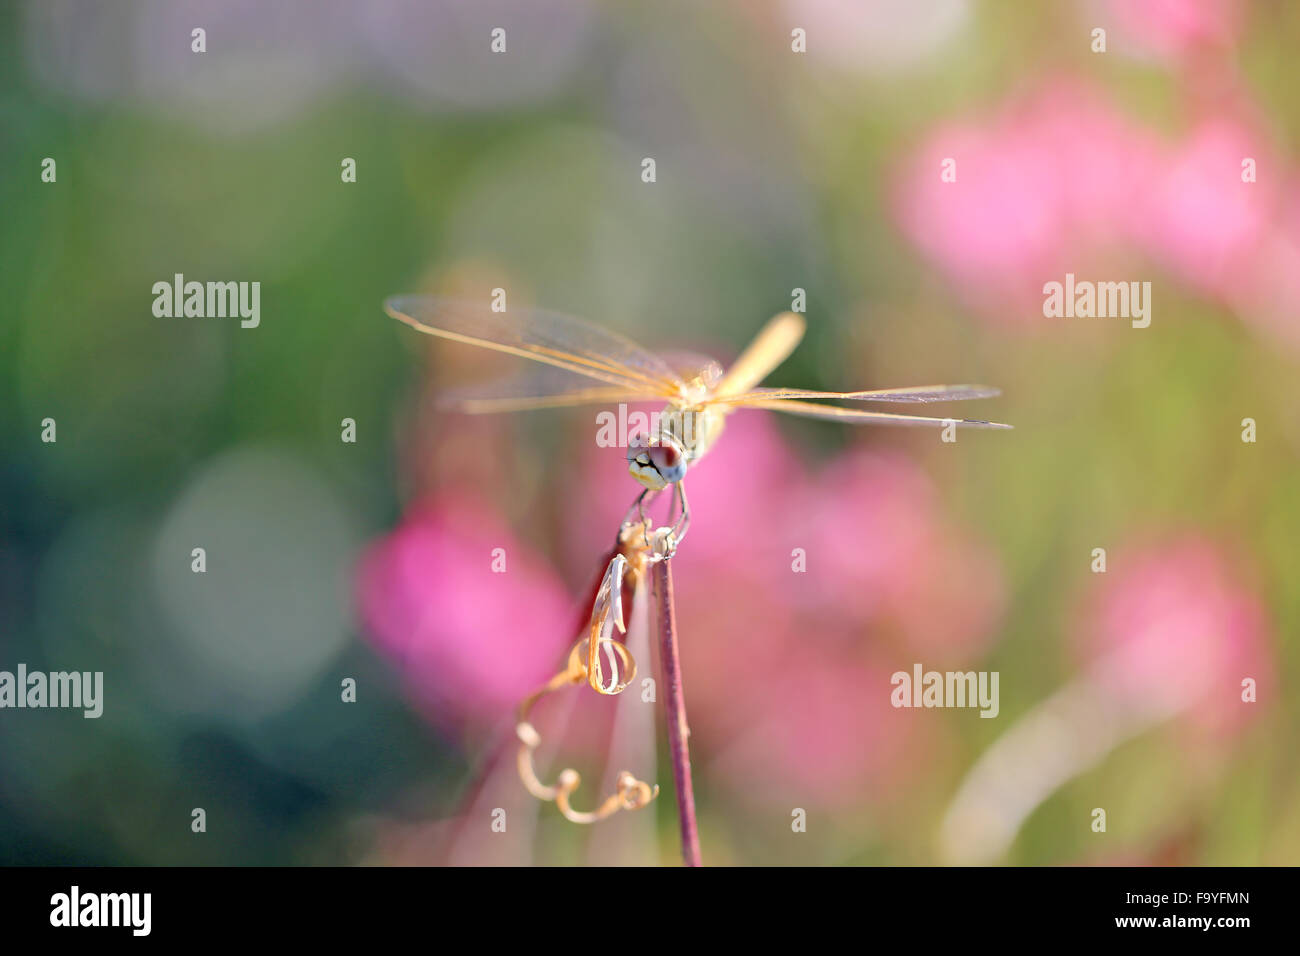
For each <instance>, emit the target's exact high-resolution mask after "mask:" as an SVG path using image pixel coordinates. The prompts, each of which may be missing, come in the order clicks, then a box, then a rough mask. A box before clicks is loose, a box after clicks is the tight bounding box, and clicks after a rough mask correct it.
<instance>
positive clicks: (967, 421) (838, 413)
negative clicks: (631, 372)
mask: <svg viewBox="0 0 1300 956" xmlns="http://www.w3.org/2000/svg"><path fill="white" fill-rule="evenodd" d="M733 404H734V406H735V407H736V408H765V409H767V410H769V411H773V412H785V413H786V414H788V415H799V416H801V417H803V418H826V419H830V420H832V421H837V422H845V423H847V424H850V425H938V426H943V425H947V424H948V423H949V422H953V423H955V424H957V425H962V426H965V427H968V428H1011V427H1012V426H1011V425H1003V424H1002V423H1000V422H986V421H983V420H982V419H972V418H927V417H925V416H923V415H895V414H893V413H891V412H864V411H860V410H859V409H856V408H840V407H839V406H837V405H817V404H815V403H813V402H799V401H775V402H772V401H765V400H762V399H750V400H748V401H745V402H736V403H733Z"/></svg>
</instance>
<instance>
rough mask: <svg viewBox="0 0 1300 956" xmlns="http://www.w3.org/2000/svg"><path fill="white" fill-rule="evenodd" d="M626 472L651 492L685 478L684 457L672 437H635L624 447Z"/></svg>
mask: <svg viewBox="0 0 1300 956" xmlns="http://www.w3.org/2000/svg"><path fill="white" fill-rule="evenodd" d="M627 463H628V470H629V471H630V472H631V473H632V477H633V478H635V479H636V480H637V481H639V482H641V484H643V485H645V486H646V487H647V488H649V489H650V490H651V491H660V490H662V489H664V488H667V487H668V486H669V485H671V484H675V483H676V482H679V481H681V480H682V479H683V478H685V477H686V454H685V453H684V452H683V451H682V449H681V446H679V445H678V444H677V442H676V441H674V440H673V439H672V438H671V437H668V436H664V437H663V438H660V439H652V438H648V437H646V436H645V435H637V436H635V437H634V438H632V439H631V440H630V441H629V442H628V444H627Z"/></svg>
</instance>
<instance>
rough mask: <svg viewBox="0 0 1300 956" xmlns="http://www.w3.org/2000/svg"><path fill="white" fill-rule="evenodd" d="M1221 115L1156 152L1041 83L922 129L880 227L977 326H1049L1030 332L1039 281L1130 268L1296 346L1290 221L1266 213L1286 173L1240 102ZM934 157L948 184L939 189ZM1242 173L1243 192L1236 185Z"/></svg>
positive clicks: (1275, 208)
mask: <svg viewBox="0 0 1300 956" xmlns="http://www.w3.org/2000/svg"><path fill="white" fill-rule="evenodd" d="M1220 109H1221V110H1223V111H1220V112H1212V113H1206V114H1205V115H1203V116H1201V117H1200V118H1199V119H1198V120H1197V121H1196V122H1195V123H1194V124H1193V125H1192V126H1191V127H1190V129H1189V130H1188V132H1187V133H1186V134H1185V135H1183V136H1181V137H1180V138H1178V139H1176V140H1172V141H1168V142H1165V141H1161V140H1160V139H1158V138H1157V137H1156V136H1155V135H1154V133H1153V132H1152V131H1150V130H1147V129H1146V128H1144V127H1143V126H1141V125H1140V124H1138V123H1136V122H1133V121H1131V120H1129V119H1127V118H1125V117H1124V116H1123V115H1121V114H1120V113H1119V112H1117V111H1116V110H1115V109H1113V107H1111V106H1110V105H1109V103H1108V102H1107V101H1106V100H1105V99H1104V98H1103V96H1102V95H1101V94H1100V93H1099V92H1097V91H1095V90H1093V89H1091V88H1089V87H1087V86H1085V85H1083V84H1081V83H1078V82H1071V81H1066V80H1060V81H1055V82H1053V83H1050V84H1048V85H1047V86H1046V87H1045V88H1044V89H1043V90H1041V91H1038V92H1036V93H1034V94H1032V95H1030V96H1028V97H1022V98H1018V99H1015V100H1012V101H1011V102H1010V103H1008V104H1007V105H1005V106H1004V107H1003V108H1002V109H1001V110H1000V111H999V112H998V113H997V114H996V115H994V116H993V117H992V118H990V119H989V120H987V121H985V122H982V123H976V122H973V121H957V122H950V123H946V124H942V125H940V126H939V127H937V128H936V129H934V130H933V131H932V132H931V133H930V134H929V135H928V136H927V137H926V138H925V140H924V141H923V142H922V143H921V144H920V146H919V147H918V148H917V149H916V150H915V151H914V152H913V153H912V154H911V156H910V157H909V158H908V159H907V160H906V161H905V166H904V167H903V170H902V172H901V173H900V175H899V177H898V189H897V191H896V194H895V200H894V208H895V215H896V217H897V219H898V221H899V223H900V226H901V228H902V230H903V232H904V234H905V235H906V236H907V237H908V238H909V239H910V240H911V241H912V242H913V243H914V244H915V245H916V246H917V248H918V249H920V251H921V252H922V254H923V255H925V256H926V257H927V258H928V259H929V260H930V261H931V262H933V263H934V264H935V265H936V266H937V267H938V268H939V269H940V270H941V271H942V272H943V273H944V274H945V275H946V277H947V279H948V281H949V282H950V283H951V285H952V286H953V288H954V289H955V290H956V291H957V293H958V294H959V295H961V296H962V297H963V298H964V299H965V300H966V301H967V303H968V304H969V305H971V306H972V307H973V308H975V309H976V310H978V311H979V312H980V313H981V314H982V315H984V316H985V317H986V318H988V319H990V320H992V321H996V322H1003V323H1009V324H1018V325H1020V326H1021V327H1025V328H1028V327H1043V326H1044V325H1045V324H1047V323H1049V322H1055V321H1056V320H1047V319H1044V318H1043V314H1042V306H1043V284H1044V283H1045V282H1049V281H1061V280H1062V279H1063V277H1064V275H1065V273H1067V272H1073V273H1075V274H1076V275H1078V276H1079V278H1081V279H1086V278H1089V277H1090V275H1089V274H1090V273H1091V274H1093V275H1094V276H1095V275H1100V276H1101V277H1103V278H1106V279H1108V280H1110V279H1127V278H1138V275H1137V274H1136V273H1133V270H1132V268H1131V267H1121V265H1120V263H1121V262H1122V261H1123V259H1124V257H1126V256H1127V257H1132V256H1134V255H1135V254H1136V255H1139V256H1143V257H1145V258H1146V259H1148V260H1149V261H1151V262H1155V263H1158V264H1159V265H1161V266H1163V267H1164V268H1165V269H1166V270H1168V271H1169V272H1170V273H1172V274H1173V275H1174V276H1176V277H1177V278H1178V279H1179V280H1181V281H1182V282H1183V283H1184V284H1185V285H1186V287H1187V288H1189V289H1190V290H1192V291H1193V292H1194V293H1196V294H1199V295H1202V296H1204V297H1206V298H1208V299H1211V300H1213V301H1216V302H1221V303H1226V304H1228V305H1229V306H1231V307H1232V308H1233V309H1235V310H1236V311H1237V312H1239V313H1240V314H1241V316H1242V318H1243V320H1244V321H1246V322H1248V323H1250V324H1253V325H1256V326H1257V327H1259V328H1261V329H1264V330H1266V331H1267V332H1269V333H1270V334H1273V335H1276V336H1277V337H1279V338H1280V339H1282V340H1283V341H1286V342H1289V343H1295V342H1298V341H1300V331H1298V330H1297V328H1296V326H1297V323H1295V322H1294V321H1289V320H1288V316H1289V315H1290V314H1291V313H1293V311H1294V306H1295V305H1297V304H1298V302H1300V289H1298V288H1297V283H1296V282H1295V281H1294V280H1293V278H1292V276H1294V274H1295V270H1294V268H1293V266H1294V265H1295V263H1296V261H1297V259H1298V258H1300V254H1298V253H1297V249H1298V248H1300V216H1296V215H1294V214H1293V213H1294V210H1285V209H1282V208H1280V207H1281V203H1280V201H1279V200H1280V197H1282V196H1283V195H1284V191H1283V190H1284V187H1285V186H1286V185H1287V184H1289V183H1292V182H1294V181H1295V179H1296V175H1297V174H1296V172H1295V171H1294V170H1291V169H1289V168H1287V167H1285V165H1284V164H1283V162H1282V161H1281V160H1279V159H1278V158H1277V156H1278V150H1277V147H1276V143H1275V139H1274V137H1273V136H1272V134H1271V133H1270V132H1269V131H1268V130H1267V128H1266V127H1265V126H1264V124H1263V122H1262V121H1261V120H1260V119H1259V117H1258V116H1256V115H1255V114H1254V112H1253V110H1252V108H1251V107H1250V105H1249V103H1248V102H1242V103H1239V104H1237V105H1234V106H1232V107H1231V109H1230V110H1229V109H1228V108H1227V107H1221V108H1220ZM949 158H951V159H952V160H954V161H955V163H956V181H955V182H944V181H942V180H941V178H940V171H941V169H942V165H941V164H942V163H943V161H944V160H946V159H949ZM1247 159H1251V160H1254V162H1255V167H1256V176H1257V179H1256V181H1243V162H1244V161H1245V160H1247ZM1122 268H1123V269H1124V271H1120V270H1121V269H1122Z"/></svg>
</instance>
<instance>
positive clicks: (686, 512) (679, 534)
mask: <svg viewBox="0 0 1300 956" xmlns="http://www.w3.org/2000/svg"><path fill="white" fill-rule="evenodd" d="M677 498H678V499H680V501H681V506H682V516H681V517H680V518H678V519H677V523H676V524H674V525H673V539H674V540H675V541H676V542H677V543H678V544H681V542H682V538H684V537H686V532H687V530H689V528H690V526H691V506H690V505H689V504H687V503H686V482H685V481H679V482H677Z"/></svg>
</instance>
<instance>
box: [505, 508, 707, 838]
mask: <svg viewBox="0 0 1300 956" xmlns="http://www.w3.org/2000/svg"><path fill="white" fill-rule="evenodd" d="M678 495H679V497H680V501H681V508H682V518H681V519H679V521H678V522H677V524H676V525H674V526H673V527H671V528H654V525H653V523H652V522H651V521H650V519H649V518H647V517H646V516H645V509H644V504H645V498H646V495H645V494H644V493H643V494H642V495H641V496H640V497H638V498H637V500H636V501H635V502H633V503H632V507H631V509H629V511H628V514H627V517H625V518H624V519H623V522H622V524H621V525H620V526H619V533H618V540H617V542H616V546H615V553H614V557H613V558H612V559H611V560H610V562H609V566H608V567H606V568H605V575H604V577H602V578H601V581H600V587H599V588H597V589H596V599H595V601H594V602H593V603H592V608H591V623H590V625H589V627H588V633H587V636H586V637H584V638H581V639H580V640H579V641H578V642H577V643H576V644H574V645H573V647H572V648H571V649H570V650H569V658H568V662H567V663H566V665H565V668H564V670H562V671H560V672H559V673H558V674H556V675H555V676H554V677H552V678H551V679H550V680H549V681H547V682H546V684H545V685H544V686H543V687H541V688H540V689H538V690H536V691H534V692H533V693H532V694H530V695H529V696H528V697H526V698H524V700H523V703H521V704H520V705H519V718H518V722H517V723H516V725H515V734H516V736H518V738H519V754H518V760H517V762H518V766H519V778H520V779H521V780H522V781H523V783H524V787H525V788H526V789H527V790H528V792H529V793H531V794H532V795H533V796H534V797H536V798H537V799H539V800H548V801H550V800H553V801H555V805H556V806H557V807H559V809H560V812H561V813H562V814H564V816H565V818H566V819H568V820H572V821H573V822H574V823H595V822H597V821H598V820H603V819H605V818H606V817H608V816H610V815H611V814H614V813H617V812H618V811H619V810H639V809H640V808H641V807H644V806H645V805H646V804H648V803H649V802H650V801H652V800H653V799H654V798H655V797H657V796H659V787H658V785H653V786H652V785H651V784H648V783H646V782H645V781H644V780H638V779H637V778H636V777H634V776H633V775H632V774H631V773H630V772H628V771H627V770H623V771H620V772H619V775H618V778H617V781H616V783H615V791H614V793H612V794H610V795H609V796H608V797H606V798H605V799H604V800H603V801H602V802H601V803H600V804H599V805H598V806H597V807H596V809H594V810H589V811H582V810H575V809H574V808H573V805H572V803H570V802H569V798H570V797H571V796H572V795H573V793H574V791H576V790H577V789H578V787H579V786H580V785H581V783H582V777H581V776H580V775H579V774H578V771H576V770H574V769H573V768H572V767H566V768H565V769H564V770H562V771H560V775H559V776H558V777H557V778H556V781H555V784H554V785H549V784H545V783H543V782H542V780H541V778H540V777H538V776H537V769H536V767H535V765H534V763H533V754H534V753H535V752H536V750H537V748H538V747H540V746H541V743H542V737H541V734H539V733H538V732H537V728H536V727H534V726H533V724H532V722H531V721H529V719H528V715H529V714H530V713H531V712H532V709H533V706H534V705H535V704H536V703H537V702H538V701H539V700H541V699H542V698H543V697H545V696H546V695H547V694H551V693H554V692H555V691H557V690H560V689H561V688H562V687H565V686H567V685H570V684H581V683H582V682H583V681H586V682H587V684H588V685H589V686H590V687H591V689H592V690H594V691H595V692H596V693H598V694H601V695H602V696H605V697H612V696H614V695H616V694H621V693H623V691H624V690H625V689H626V688H627V686H628V685H629V684H631V683H632V681H634V680H635V679H636V658H634V657H633V656H632V652H631V651H629V650H628V649H627V645H625V644H623V643H622V642H621V641H616V640H614V639H613V637H612V635H613V632H614V628H618V631H619V633H621V634H625V633H627V629H626V628H625V627H624V625H623V583H624V580H625V579H627V578H629V577H630V578H631V579H632V580H634V581H635V580H638V579H639V578H640V577H641V576H642V575H643V574H644V573H645V570H646V566H647V565H648V564H651V563H654V562H656V561H666V560H668V559H669V558H671V557H672V556H673V554H674V553H675V552H676V550H677V544H678V543H679V542H680V541H681V538H682V536H683V535H684V534H685V533H686V524H687V523H688V522H689V512H688V510H687V506H686V494H685V489H683V488H682V487H681V483H679V484H678ZM634 515H639V516H640V521H634V520H633V516H634ZM602 655H603V657H602ZM606 663H608V665H609V669H608V671H607V670H606V666H605V665H606Z"/></svg>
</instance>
